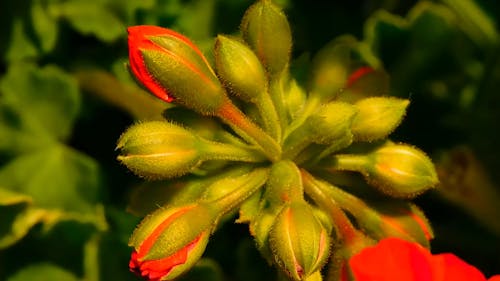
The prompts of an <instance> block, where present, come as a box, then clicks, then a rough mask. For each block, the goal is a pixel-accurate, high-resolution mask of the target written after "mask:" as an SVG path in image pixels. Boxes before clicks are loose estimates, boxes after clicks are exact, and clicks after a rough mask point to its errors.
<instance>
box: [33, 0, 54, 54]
mask: <svg viewBox="0 0 500 281" xmlns="http://www.w3.org/2000/svg"><path fill="white" fill-rule="evenodd" d="M31 20H32V24H33V29H34V30H35V33H36V35H37V38H38V41H39V43H40V47H41V49H42V51H43V52H45V53H48V52H50V51H52V50H53V49H54V47H55V45H56V41H57V34H58V31H59V29H58V25H57V19H56V18H55V17H53V16H52V15H51V14H50V13H49V11H48V9H47V6H44V5H43V3H42V1H41V0H35V1H33V3H32V5H31Z"/></svg>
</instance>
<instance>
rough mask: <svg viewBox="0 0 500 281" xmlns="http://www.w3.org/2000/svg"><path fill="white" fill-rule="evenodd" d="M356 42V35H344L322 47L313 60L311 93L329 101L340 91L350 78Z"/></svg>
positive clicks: (310, 80)
mask: <svg viewBox="0 0 500 281" xmlns="http://www.w3.org/2000/svg"><path fill="white" fill-rule="evenodd" d="M356 44H357V40H356V39H355V38H354V37H352V36H342V37H339V38H337V39H335V40H333V41H332V42H330V43H328V44H327V45H326V46H324V47H323V48H321V50H320V51H319V52H318V53H317V54H316V55H315V56H314V58H313V62H312V72H311V77H310V78H309V88H310V92H311V95H314V96H318V97H319V99H320V100H322V101H329V100H331V99H332V98H334V97H336V96H337V95H338V94H339V93H340V91H341V90H342V88H343V87H345V83H346V80H347V78H348V74H349V68H350V64H351V53H352V51H353V49H354V48H355V47H356Z"/></svg>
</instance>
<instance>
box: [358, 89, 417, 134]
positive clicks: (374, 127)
mask: <svg viewBox="0 0 500 281" xmlns="http://www.w3.org/2000/svg"><path fill="white" fill-rule="evenodd" d="M409 103H410V101H409V100H406V99H399V98H392V97H373V98H366V99H362V100H360V101H358V102H356V104H355V105H354V106H355V107H356V109H357V110H358V114H356V116H355V117H354V120H353V122H352V126H351V131H352V133H353V135H354V138H355V140H357V141H374V140H378V139H384V138H386V137H387V136H388V135H389V134H390V133H391V132H392V131H394V129H396V127H397V126H398V125H399V124H400V123H401V120H403V117H404V115H405V113H406V107H407V106H408V104H409Z"/></svg>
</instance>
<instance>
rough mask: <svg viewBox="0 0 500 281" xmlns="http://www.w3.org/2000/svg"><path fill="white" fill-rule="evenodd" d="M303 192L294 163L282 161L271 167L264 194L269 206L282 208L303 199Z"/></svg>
mask: <svg viewBox="0 0 500 281" xmlns="http://www.w3.org/2000/svg"><path fill="white" fill-rule="evenodd" d="M303 192H304V188H303V187H302V178H301V175H300V171H299V168H298V167H297V165H295V163H294V162H292V161H288V160H283V161H279V162H276V163H274V164H273V165H272V167H271V172H270V174H269V180H268V181H267V186H266V192H265V194H264V196H265V198H266V200H267V201H268V202H269V204H270V205H273V206H282V205H283V204H284V203H288V202H290V201H296V200H300V199H303V198H304V194H303Z"/></svg>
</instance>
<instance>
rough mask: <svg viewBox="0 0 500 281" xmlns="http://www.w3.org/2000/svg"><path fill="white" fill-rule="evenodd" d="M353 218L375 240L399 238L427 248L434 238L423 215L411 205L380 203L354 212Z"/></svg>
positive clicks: (405, 203)
mask: <svg viewBox="0 0 500 281" xmlns="http://www.w3.org/2000/svg"><path fill="white" fill-rule="evenodd" d="M354 216H355V217H356V220H357V222H358V224H359V225H360V227H361V228H363V229H364V230H365V232H367V234H369V235H370V236H371V237H373V238H375V239H377V240H381V239H383V238H388V237H399V238H401V239H404V240H407V241H412V242H417V243H419V244H420V245H422V246H424V247H427V248H428V247H429V240H430V239H432V238H433V237H434V234H433V232H432V228H431V226H430V224H429V222H428V220H427V218H426V217H425V215H424V213H423V212H422V211H421V210H420V209H419V208H418V207H417V206H416V205H414V204H411V203H407V202H396V201H391V202H381V203H380V204H377V205H375V206H373V205H372V206H371V207H368V206H366V207H365V208H361V209H359V210H356V211H355V214H354Z"/></svg>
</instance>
